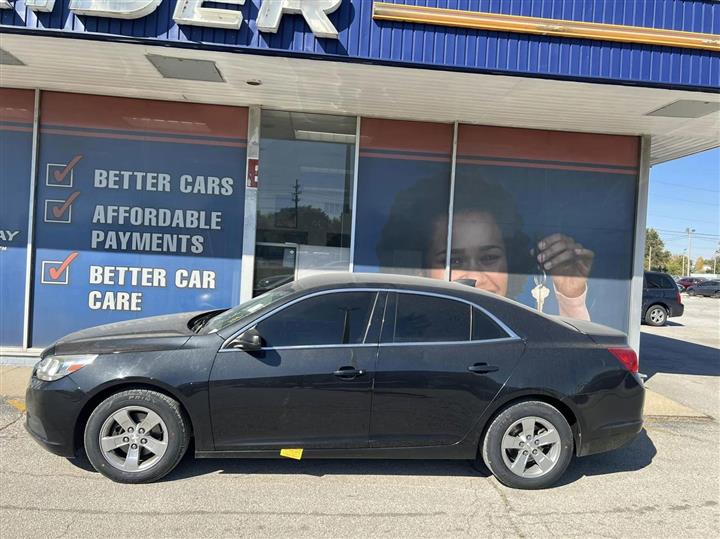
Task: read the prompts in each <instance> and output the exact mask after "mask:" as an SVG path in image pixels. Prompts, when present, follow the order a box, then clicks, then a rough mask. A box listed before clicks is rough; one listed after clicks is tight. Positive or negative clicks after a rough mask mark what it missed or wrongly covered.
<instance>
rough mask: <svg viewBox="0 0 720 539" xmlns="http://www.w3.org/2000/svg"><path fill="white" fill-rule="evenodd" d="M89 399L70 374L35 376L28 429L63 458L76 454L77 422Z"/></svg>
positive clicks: (29, 393)
mask: <svg viewBox="0 0 720 539" xmlns="http://www.w3.org/2000/svg"><path fill="white" fill-rule="evenodd" d="M84 402H85V394H84V393H83V392H82V391H80V389H79V388H78V386H77V385H76V384H75V383H74V382H73V380H72V379H71V377H70V376H66V377H65V378H61V379H60V380H56V381H54V382H43V381H42V380H38V379H37V378H36V377H35V376H34V375H33V377H32V378H31V379H30V384H29V385H28V388H27V391H26V393H25V404H26V406H27V416H26V417H27V419H26V421H25V428H26V429H27V431H28V432H29V433H30V434H31V435H32V437H33V439H34V440H35V441H36V442H38V443H39V444H40V445H41V446H42V447H44V448H45V449H47V450H48V451H50V452H51V453H54V454H56V455H60V456H62V457H70V458H72V457H74V456H75V451H76V449H77V448H76V443H75V425H76V424H77V420H78V417H79V416H80V412H81V410H82V406H83V404H84Z"/></svg>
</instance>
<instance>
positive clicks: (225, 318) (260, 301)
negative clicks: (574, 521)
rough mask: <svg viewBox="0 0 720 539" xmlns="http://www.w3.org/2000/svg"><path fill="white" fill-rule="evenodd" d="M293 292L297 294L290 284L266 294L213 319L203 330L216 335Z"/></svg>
mask: <svg viewBox="0 0 720 539" xmlns="http://www.w3.org/2000/svg"><path fill="white" fill-rule="evenodd" d="M293 292H295V288H294V287H293V285H292V283H288V284H286V285H284V286H281V287H279V288H275V289H274V290H270V291H268V292H265V293H264V294H261V295H259V296H258V297H256V298H253V299H251V300H249V301H246V302H245V303H241V304H240V305H238V306H237V307H234V308H232V309H228V310H227V311H225V312H223V313H220V314H219V315H217V316H214V317H213V318H211V319H210V320H209V321H208V322H207V324H205V327H204V328H203V329H204V333H215V332H217V331H220V330H221V329H223V328H226V327H228V326H231V325H233V324H234V323H236V322H238V321H240V320H242V319H243V318H245V317H246V316H249V315H251V314H253V313H255V312H257V311H259V310H260V309H264V308H265V307H267V306H268V305H270V304H271V303H275V302H276V301H279V300H281V299H282V298H284V297H286V296H289V295H290V294H292V293H293Z"/></svg>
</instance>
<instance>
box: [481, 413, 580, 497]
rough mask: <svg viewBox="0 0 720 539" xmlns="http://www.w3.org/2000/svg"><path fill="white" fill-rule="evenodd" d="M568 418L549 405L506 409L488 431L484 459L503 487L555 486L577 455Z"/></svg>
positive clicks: (483, 452)
mask: <svg viewBox="0 0 720 539" xmlns="http://www.w3.org/2000/svg"><path fill="white" fill-rule="evenodd" d="M573 447H574V444H573V435H572V430H571V429H570V425H569V424H568V422H567V420H566V419H565V417H564V416H563V415H562V414H561V413H560V412H559V411H558V410H557V408H555V407H554V406H551V405H549V404H547V403H545V402H540V401H526V402H520V403H518V404H515V405H513V406H510V407H509V408H507V409H505V410H503V411H502V412H501V413H500V414H499V415H497V417H495V419H494V420H493V421H492V423H491V424H490V426H489V427H488V429H487V433H486V434H485V438H484V440H483V444H482V459H483V461H484V462H485V464H486V465H487V467H488V469H489V470H490V471H491V472H492V474H493V475H494V476H495V477H496V478H497V480H498V481H500V482H501V483H502V484H504V485H506V486H508V487H513V488H520V489H541V488H547V487H549V486H551V485H553V484H554V483H555V482H556V481H557V480H558V479H560V477H561V476H562V475H563V473H565V470H566V469H567V467H568V465H569V464H570V461H571V460H572V456H573Z"/></svg>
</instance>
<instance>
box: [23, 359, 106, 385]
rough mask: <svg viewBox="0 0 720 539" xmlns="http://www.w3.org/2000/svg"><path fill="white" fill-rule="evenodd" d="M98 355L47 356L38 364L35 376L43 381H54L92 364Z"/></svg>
mask: <svg viewBox="0 0 720 539" xmlns="http://www.w3.org/2000/svg"><path fill="white" fill-rule="evenodd" d="M96 357H97V354H92V355H90V354H87V355H71V356H47V357H46V358H45V359H43V360H41V361H40V362H39V363H38V364H37V368H36V369H35V376H37V377H38V378H39V379H40V380H42V381H43V382H53V381H55V380H59V379H60V378H62V377H64V376H67V375H68V374H70V373H73V372H75V371H78V370H80V369H82V368H83V367H84V366H85V365H90V364H91V363H92V362H93V361H95V358H96Z"/></svg>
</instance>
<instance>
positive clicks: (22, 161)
mask: <svg viewBox="0 0 720 539" xmlns="http://www.w3.org/2000/svg"><path fill="white" fill-rule="evenodd" d="M34 103H35V92H33V91H31V90H11V89H5V88H0V346H22V345H23V342H22V341H23V319H24V306H25V268H26V259H27V240H28V230H27V228H28V212H29V208H30V180H31V163H32V131H33V125H32V124H33V114H34Z"/></svg>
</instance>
